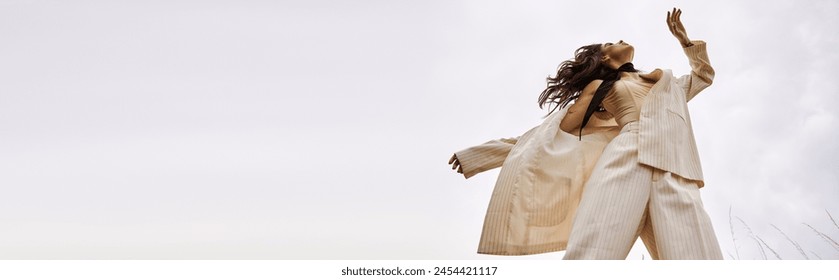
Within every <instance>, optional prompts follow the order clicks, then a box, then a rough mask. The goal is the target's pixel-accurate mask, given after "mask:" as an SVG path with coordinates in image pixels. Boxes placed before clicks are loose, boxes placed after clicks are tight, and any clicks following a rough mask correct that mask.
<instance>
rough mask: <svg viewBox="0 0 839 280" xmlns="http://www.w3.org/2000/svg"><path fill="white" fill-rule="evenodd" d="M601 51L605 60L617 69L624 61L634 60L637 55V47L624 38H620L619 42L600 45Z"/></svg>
mask: <svg viewBox="0 0 839 280" xmlns="http://www.w3.org/2000/svg"><path fill="white" fill-rule="evenodd" d="M600 51H601V52H602V55H603V57H602V59H603V62H604V63H605V64H606V65H609V66H610V68H612V69H617V67H620V65H623V64H624V63H627V62H632V58H633V57H634V56H635V47H633V46H632V45H630V44H627V43H626V42H624V41H623V40H618V42H617V43H612V42H608V43H604V44H602V45H601V46H600ZM614 65H617V66H614Z"/></svg>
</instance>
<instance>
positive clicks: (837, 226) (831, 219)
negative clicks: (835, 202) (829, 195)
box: [824, 209, 839, 229]
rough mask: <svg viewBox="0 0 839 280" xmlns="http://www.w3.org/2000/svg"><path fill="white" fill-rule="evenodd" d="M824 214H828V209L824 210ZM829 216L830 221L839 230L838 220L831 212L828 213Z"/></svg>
mask: <svg viewBox="0 0 839 280" xmlns="http://www.w3.org/2000/svg"><path fill="white" fill-rule="evenodd" d="M824 212H827V209H824ZM827 216H828V217H830V221H831V222H833V226H835V227H836V229H839V224H836V220H834V219H833V216H831V215H830V212H827Z"/></svg>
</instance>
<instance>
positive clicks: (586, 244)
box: [563, 122, 722, 260]
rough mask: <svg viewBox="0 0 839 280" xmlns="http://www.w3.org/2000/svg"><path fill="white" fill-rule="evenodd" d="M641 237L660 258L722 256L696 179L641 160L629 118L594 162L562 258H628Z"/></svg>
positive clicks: (636, 129)
mask: <svg viewBox="0 0 839 280" xmlns="http://www.w3.org/2000/svg"><path fill="white" fill-rule="evenodd" d="M673 156H678V155H673ZM639 236H640V237H641V240H642V241H643V242H644V245H645V246H646V247H647V250H648V251H649V253H650V256H651V257H652V258H653V259H656V260H658V259H665V260H673V259H693V260H700V259H717V260H721V259H722V252H721V250H720V246H719V242H718V241H717V237H716V235H715V234H714V228H713V226H712V225H711V219H710V218H709V217H708V214H707V213H706V212H705V209H704V206H703V205H702V200H701V198H700V196H699V186H698V185H697V184H696V181H693V180H688V179H684V178H682V177H679V176H678V175H676V174H672V173H670V172H667V171H663V170H660V169H657V168H653V167H650V166H646V165H642V164H639V163H638V122H630V123H628V124H626V125H625V126H624V127H623V129H622V130H621V132H620V134H619V135H618V136H617V137H615V139H613V140H612V142H611V143H609V145H608V146H607V147H606V149H605V150H604V151H603V154H602V156H601V157H600V159H599V161H598V162H597V164H596V165H595V166H594V170H593V171H592V173H591V177H590V178H589V180H588V182H587V183H586V186H585V189H584V190H583V197H582V200H581V201H580V205H579V208H578V209H577V214H576V216H575V217H574V222H573V226H572V229H571V235H570V236H569V240H568V248H567V249H566V253H565V257H564V258H563V259H567V260H572V259H608V260H622V259H626V257H627V255H629V250H630V249H632V245H633V244H635V241H636V240H637V239H638V237H639Z"/></svg>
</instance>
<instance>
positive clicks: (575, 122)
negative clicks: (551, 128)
mask: <svg viewBox="0 0 839 280" xmlns="http://www.w3.org/2000/svg"><path fill="white" fill-rule="evenodd" d="M601 83H603V80H594V81H591V82H590V83H588V85H586V87H585V88H583V92H581V93H580V97H579V98H577V100H576V101H574V104H571V107H568V112H567V113H565V117H563V118H562V121H561V122H560V123H559V129H562V130H563V131H565V132H568V133H570V134H573V135H576V136H579V134H580V125H582V124H583V119H584V118H585V116H586V109H588V104H589V103H591V99H592V98H593V97H594V92H595V91H597V88H598V87H600V84H601Z"/></svg>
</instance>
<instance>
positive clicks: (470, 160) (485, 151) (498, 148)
mask: <svg viewBox="0 0 839 280" xmlns="http://www.w3.org/2000/svg"><path fill="white" fill-rule="evenodd" d="M520 138H521V136H517V137H512V138H501V139H495V140H490V141H489V142H486V143H483V144H481V145H478V146H474V147H471V148H466V149H463V150H461V151H458V152H456V153H454V154H455V156H457V160H458V161H459V162H460V166H461V168H463V177H465V178H466V179H469V177H472V176H475V174H478V173H481V172H484V171H487V170H490V169H493V168H496V167H500V166H501V164H502V163H504V160H506V159H507V155H508V154H509V153H510V150H512V149H513V146H515V145H516V143H517V142H518V140H519V139H520Z"/></svg>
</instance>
